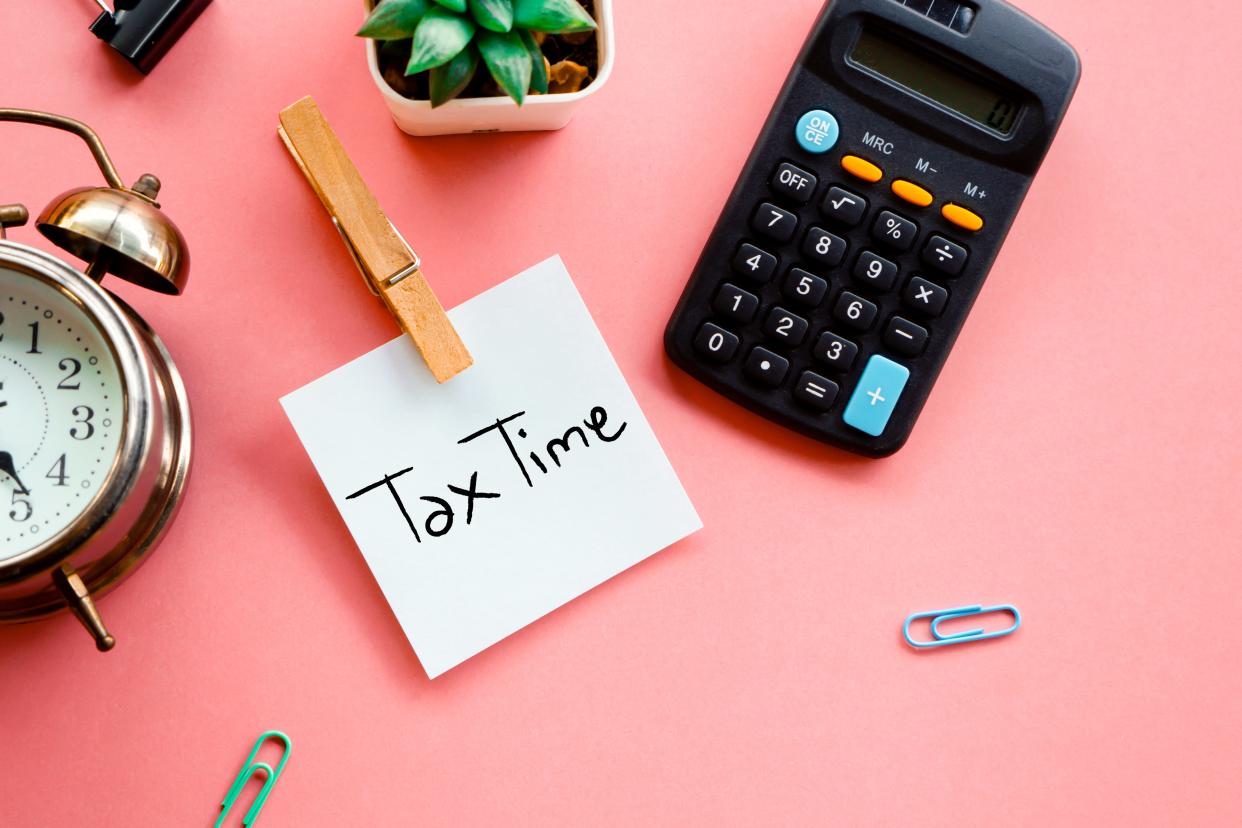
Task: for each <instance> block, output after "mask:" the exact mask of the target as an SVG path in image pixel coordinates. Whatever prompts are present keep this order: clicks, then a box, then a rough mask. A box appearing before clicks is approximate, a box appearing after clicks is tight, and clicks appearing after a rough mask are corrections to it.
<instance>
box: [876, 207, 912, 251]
mask: <svg viewBox="0 0 1242 828" xmlns="http://www.w3.org/2000/svg"><path fill="white" fill-rule="evenodd" d="M918 234H919V228H918V225H917V224H915V223H914V222H912V221H910V219H908V218H904V217H902V216H899V215H897V214H896V213H894V212H892V211H890V210H885V211H884V212H882V213H880V215H878V216H876V219H875V224H873V225H872V226H871V235H872V236H874V237H875V239H876V241H878V242H880V243H881V244H883V245H885V246H887V247H890V248H892V249H893V250H898V251H901V252H903V253H904V252H905V251H907V250H909V249H910V248H911V247H913V246H914V239H915V238H916V237H917V236H918Z"/></svg>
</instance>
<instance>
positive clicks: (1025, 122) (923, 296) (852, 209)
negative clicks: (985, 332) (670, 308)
mask: <svg viewBox="0 0 1242 828" xmlns="http://www.w3.org/2000/svg"><path fill="white" fill-rule="evenodd" d="M1079 74H1080V65H1079V60H1078V56H1077V54H1076V53H1075V52H1074V49H1073V48H1072V47H1071V46H1070V45H1069V44H1068V43H1066V42H1065V41H1064V40H1062V39H1061V38H1060V37H1058V36H1057V35H1055V34H1054V33H1052V32H1051V31H1049V30H1048V29H1047V28H1045V27H1044V26H1043V25H1041V24H1040V23H1038V22H1036V21H1035V20H1033V19H1032V18H1030V17H1028V16H1027V15H1026V14H1024V13H1022V12H1021V11H1019V10H1017V9H1015V8H1014V7H1013V6H1010V5H1009V4H1007V3H1004V2H1000V0H905V2H902V0H833V2H831V3H830V4H829V5H828V6H827V7H826V8H825V11H824V12H822V13H821V15H820V18H819V20H818V22H817V23H816V25H815V28H814V30H813V32H812V34H811V36H810V38H809V39H808V40H807V42H806V44H805V46H804V47H803V50H802V54H801V55H800V56H799V58H798V60H797V62H796V63H795V64H794V67H793V70H792V71H791V72H790V74H789V78H788V80H787V81H786V83H785V86H784V89H783V90H782V91H781V94H780V97H779V98H778V99H777V101H776V105H775V107H773V109H772V112H771V114H770V115H769V116H768V120H767V123H766V125H765V126H764V128H763V132H762V134H761V135H760V136H759V139H758V141H757V142H756V144H755V147H754V149H753V150H752V152H751V154H750V158H749V160H748V161H747V163H746V167H745V169H744V170H743V171H742V174H741V177H740V178H739V179H738V182H737V185H736V187H735V188H734V190H733V193H732V195H731V196H730V197H729V202H728V203H727V204H726V205H725V207H724V210H723V212H722V213H721V215H720V219H719V220H718V221H717V223H716V227H715V229H714V230H713V231H712V234H711V237H710V238H709V239H708V241H707V245H706V247H705V248H704V250H703V254H702V256H701V258H700V259H699V262H698V265H697V266H696V267H695V270H694V273H693V275H692V276H691V278H690V282H689V284H688V285H687V286H686V289H685V292H684V293H683V294H682V297H681V300H680V302H679V303H678V305H677V309H676V311H675V312H674V314H673V318H672V320H671V321H670V322H669V325H668V329H667V331H666V332H665V346H666V348H667V350H668V353H669V355H670V357H671V358H672V359H673V361H674V362H675V363H676V364H677V365H679V366H680V367H681V368H683V369H684V370H686V371H687V372H689V373H690V374H691V375H693V376H695V377H697V378H698V379H700V380H701V381H703V382H704V383H706V384H707V385H709V386H711V387H712V388H714V389H716V390H717V391H719V392H720V393H722V394H724V395H726V396H728V397H729V398H731V399H733V400H735V401H737V402H739V403H741V404H742V405H745V406H747V407H748V408H751V409H753V410H754V411H756V412H758V413H760V414H762V415H764V416H766V417H768V418H770V419H772V420H775V421H777V422H779V423H781V424H783V425H786V426H788V427H790V428H793V429H796V430H798V431H800V432H802V433H804V434H808V435H810V436H812V437H814V438H816V439H819V440H822V441H824V442H826V443H830V444H832V445H835V446H839V447H841V448H844V449H847V450H850V451H854V452H857V453H859V454H863V455H867V456H870V457H883V456H886V455H889V454H892V453H893V452H895V451H897V450H898V449H899V448H901V446H902V445H904V444H905V442H906V439H907V438H908V437H909V436H910V431H911V430H912V429H913V427H914V422H915V420H916V419H917V418H918V415H919V412H920V411H921V410H922V408H923V404H924V403H925V402H926V400H927V396H928V394H929V393H930V392H931V389H932V385H933V384H934V383H935V381H936V377H937V375H939V373H940V369H941V367H942V366H943V365H944V362H945V359H946V358H947V357H948V355H949V350H950V349H951V348H952V347H953V342H954V340H955V339H956V338H957V335H958V332H959V331H960V330H961V328H962V324H963V323H964V322H965V321H966V316H967V314H968V313H969V312H970V308H971V306H972V305H973V304H974V301H975V297H976V296H978V294H979V289H980V288H981V287H982V286H983V281H984V279H985V278H986V277H987V275H988V271H989V270H990V268H991V266H992V262H993V261H994V260H995V258H996V254H997V253H998V252H999V250H1000V247H1001V244H1002V242H1003V241H1004V240H1005V236H1006V234H1007V233H1008V231H1009V227H1010V225H1011V224H1012V223H1013V219H1014V217H1015V215H1016V214H1017V212H1018V207H1019V205H1020V204H1021V203H1022V200H1023V198H1024V197H1025V195H1026V191H1027V188H1028V187H1029V186H1030V184H1031V180H1032V178H1033V177H1034V175H1035V173H1036V171H1037V170H1038V169H1039V166H1040V164H1041V163H1042V161H1043V159H1044V156H1045V154H1046V153H1047V151H1048V147H1049V146H1050V144H1051V143H1052V139H1053V136H1054V135H1055V134H1056V131H1057V129H1058V127H1059V126H1060V124H1061V120H1062V118H1063V117H1064V116H1065V111H1066V109H1067V108H1068V107H1069V102H1070V99H1071V97H1073V94H1074V90H1075V88H1076V87H1077V85H1078V78H1079Z"/></svg>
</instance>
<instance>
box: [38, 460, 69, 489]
mask: <svg viewBox="0 0 1242 828" xmlns="http://www.w3.org/2000/svg"><path fill="white" fill-rule="evenodd" d="M43 476H44V477H46V478H47V479H48V480H55V481H56V482H55V483H53V484H52V485H53V486H68V485H69V484H68V483H66V482H65V481H66V480H68V479H69V475H68V474H66V473H65V455H63V454H62V455H61V456H60V459H59V460H57V461H56V462H55V463H53V464H52V467H51V468H50V469H48V470H47V474H45V475H43Z"/></svg>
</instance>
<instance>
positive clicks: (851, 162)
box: [841, 155, 884, 184]
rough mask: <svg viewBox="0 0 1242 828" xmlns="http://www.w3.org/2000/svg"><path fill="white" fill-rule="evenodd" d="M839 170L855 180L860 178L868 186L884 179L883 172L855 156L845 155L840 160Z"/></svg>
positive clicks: (864, 159)
mask: <svg viewBox="0 0 1242 828" xmlns="http://www.w3.org/2000/svg"><path fill="white" fill-rule="evenodd" d="M841 168H842V169H843V170H845V171H846V172H847V173H849V174H850V175H852V176H854V177H855V178H861V179H862V180H863V181H866V182H868V183H870V184H874V183H876V182H877V181H879V180H880V179H882V178H883V177H884V170H882V169H880V168H879V167H877V166H876V165H875V164H872V163H871V162H870V161H868V160H867V159H866V158H859V157H858V156H857V155H847V156H845V157H844V158H842V159H841Z"/></svg>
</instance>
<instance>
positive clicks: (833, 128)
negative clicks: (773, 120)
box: [797, 109, 841, 155]
mask: <svg viewBox="0 0 1242 828" xmlns="http://www.w3.org/2000/svg"><path fill="white" fill-rule="evenodd" d="M840 137H841V127H840V125H838V124H837V119H836V118H834V117H833V116H832V115H831V114H830V113H828V112H825V111H824V110H822V109H812V110H811V111H810V112H808V113H806V114H805V115H803V116H802V118H801V119H799V121H798V128H797V138H798V145H799V146H800V147H802V148H803V149H804V150H806V151H807V152H810V153H814V154H815V155H822V154H823V153H825V152H827V151H828V150H830V149H832V148H833V147H835V146H836V145H837V139H838V138H840Z"/></svg>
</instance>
